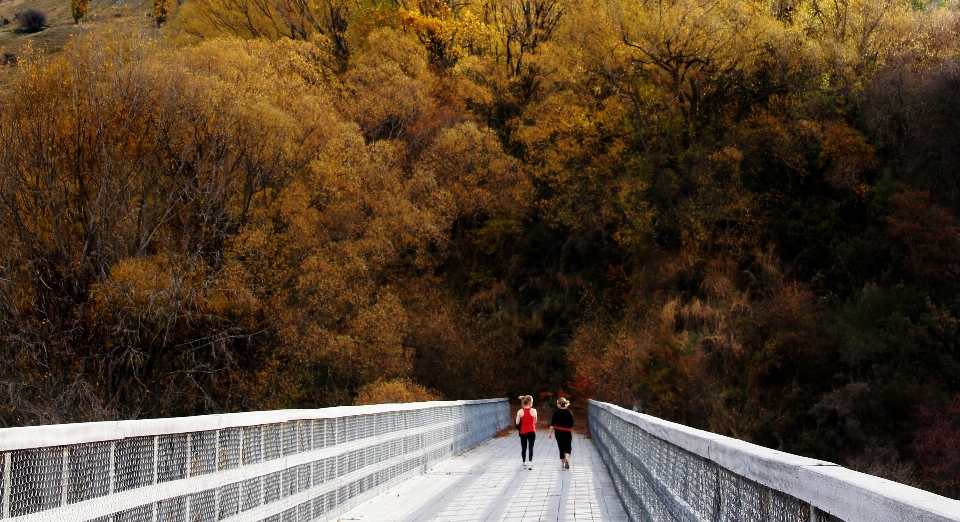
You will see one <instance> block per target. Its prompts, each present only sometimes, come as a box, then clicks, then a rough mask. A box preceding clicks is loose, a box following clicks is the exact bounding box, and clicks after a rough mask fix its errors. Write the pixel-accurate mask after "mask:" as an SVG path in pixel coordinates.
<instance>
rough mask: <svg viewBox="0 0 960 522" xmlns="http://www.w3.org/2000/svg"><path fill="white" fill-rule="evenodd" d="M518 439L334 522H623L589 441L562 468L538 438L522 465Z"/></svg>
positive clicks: (577, 440) (550, 445)
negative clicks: (528, 465) (529, 462)
mask: <svg viewBox="0 0 960 522" xmlns="http://www.w3.org/2000/svg"><path fill="white" fill-rule="evenodd" d="M519 453H520V442H519V439H518V438H517V435H516V433H514V434H511V436H509V437H504V438H499V439H493V440H491V441H488V442H486V443H484V444H481V445H480V446H478V447H477V448H474V449H472V450H470V451H468V452H466V453H464V454H462V455H459V456H456V457H453V458H451V459H448V460H446V461H443V462H440V463H438V464H436V465H434V467H433V468H432V469H431V470H430V471H429V472H427V473H426V474H424V475H422V476H419V477H416V478H413V479H410V480H408V481H406V482H404V483H402V484H400V485H398V486H396V487H394V488H392V489H390V490H388V491H387V492H385V493H383V494H381V495H379V496H377V497H376V498H373V499H371V500H368V501H367V502H364V503H363V504H360V505H359V506H356V507H355V508H353V509H351V510H350V511H348V512H347V513H345V514H344V515H342V516H340V517H338V518H339V519H340V520H342V521H344V522H346V521H347V520H363V521H371V522H372V521H377V522H413V521H426V520H432V521H436V522H467V521H476V522H494V521H501V520H502V521H510V522H521V521H522V522H532V521H547V520H551V521H554V520H555V521H569V522H573V521H577V522H584V521H604V522H607V521H610V522H626V521H627V520H628V519H627V517H626V515H625V514H624V512H623V508H622V506H621V504H620V500H619V499H618V497H617V493H616V491H614V489H613V484H612V483H611V481H610V477H609V475H607V470H606V469H605V468H604V467H603V462H601V461H600V455H599V454H598V453H597V449H596V447H595V446H594V444H593V442H592V441H591V440H589V439H586V438H585V437H583V436H582V435H578V434H575V435H574V439H573V456H572V457H571V459H570V462H571V469H570V470H569V471H565V470H561V469H560V464H559V455H558V453H557V444H556V442H555V441H553V440H549V439H547V437H546V433H544V432H540V433H539V434H538V437H537V444H536V446H535V451H534V467H533V469H532V470H526V469H523V468H522V467H521V463H520V455H519Z"/></svg>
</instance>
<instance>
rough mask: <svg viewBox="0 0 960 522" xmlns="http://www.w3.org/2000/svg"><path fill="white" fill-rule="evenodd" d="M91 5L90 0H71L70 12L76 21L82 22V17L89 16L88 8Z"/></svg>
mask: <svg viewBox="0 0 960 522" xmlns="http://www.w3.org/2000/svg"><path fill="white" fill-rule="evenodd" d="M89 7H90V0H70V14H71V15H72V16H73V21H74V23H78V22H80V19H81V18H83V17H84V16H87V9H88V8H89Z"/></svg>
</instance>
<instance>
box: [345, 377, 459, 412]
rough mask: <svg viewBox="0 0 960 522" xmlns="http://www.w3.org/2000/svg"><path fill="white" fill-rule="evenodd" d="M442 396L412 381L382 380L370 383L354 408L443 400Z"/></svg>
mask: <svg viewBox="0 0 960 522" xmlns="http://www.w3.org/2000/svg"><path fill="white" fill-rule="evenodd" d="M441 399H442V397H440V394H438V393H437V392H435V391H432V390H428V389H427V388H424V387H423V386H421V385H419V384H417V383H415V382H413V381H411V380H410V379H393V380H382V381H377V382H374V383H370V384H368V385H366V386H364V387H363V388H360V392H359V393H358V394H357V398H356V399H354V401H353V404H354V406H363V405H365V404H396V403H406V402H426V401H438V400H441Z"/></svg>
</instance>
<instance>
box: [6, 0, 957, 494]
mask: <svg viewBox="0 0 960 522" xmlns="http://www.w3.org/2000/svg"><path fill="white" fill-rule="evenodd" d="M155 5H157V6H160V7H162V8H163V9H161V11H162V12H161V11H157V12H156V13H155V17H156V20H157V21H158V23H160V22H163V23H164V25H163V29H162V31H163V32H164V33H167V34H174V33H182V34H184V35H185V36H189V37H184V38H163V39H158V38H155V37H154V36H152V35H147V34H142V33H136V32H99V33H96V34H90V35H88V36H84V37H82V38H78V39H77V40H76V41H75V42H73V43H72V44H70V47H69V48H68V49H67V50H66V51H65V52H61V53H57V54H52V55H49V56H40V57H38V58H36V59H33V60H28V61H24V62H21V63H20V64H18V65H17V66H16V67H13V68H11V70H10V75H9V78H8V87H7V88H5V89H4V90H2V91H0V113H2V114H5V115H6V116H5V119H4V121H3V122H2V123H0V222H2V223H4V224H5V226H4V227H3V228H2V229H0V247H2V248H0V336H2V339H3V342H2V345H0V358H2V364H0V418H2V419H3V423H6V424H10V425H24V424H35V423H49V422H65V421H78V420H100V419H110V418H138V417H157V416H169V415H183V414H193V413H209V412H220V411H239V410H251V409H263V408H281V407H319V406H329V405H337V404H351V403H355V402H356V403H373V402H379V401H411V400H426V399H431V398H438V397H443V398H449V399H463V398H479V397H490V396H509V395H510V394H513V395H514V396H515V395H518V394H520V393H521V392H522V393H524V394H526V393H530V394H534V395H535V394H537V393H547V392H556V391H557V390H559V389H560V388H563V389H564V390H568V391H570V392H571V393H572V395H573V400H574V404H575V405H576V404H577V403H578V402H582V401H583V400H584V399H585V398H587V397H596V398H599V399H603V400H607V401H612V402H615V403H618V404H621V405H624V406H628V407H636V408H638V409H643V410H645V411H647V412H649V413H652V414H654V415H659V416H663V417H665V418H668V419H671V420H675V421H678V422H683V423H686V424H689V425H691V426H696V427H700V428H705V429H709V430H712V431H715V432H718V433H723V434H727V435H732V436H735V437H739V438H742V439H745V440H750V441H753V442H756V443H759V444H763V445H766V446H770V447H774V448H778V449H782V450H785V451H790V452H795V453H800V454H805V455H810V456H815V457H818V458H823V459H827V460H832V461H837V462H840V463H842V464H845V465H848V466H852V467H854V468H856V469H860V470H863V471H867V472H870V473H875V474H879V475H882V476H885V477H888V478H892V479H895V480H900V481H905V482H908V483H913V484H919V485H922V486H924V487H927V488H931V489H933V490H936V491H938V492H941V493H946V494H950V495H954V496H956V495H960V490H958V489H957V488H958V487H960V485H958V483H957V481H956V479H955V477H957V476H960V468H957V466H958V465H960V464H958V460H957V459H955V458H953V456H954V454H953V453H951V448H953V447H954V446H955V444H954V441H955V439H957V433H960V431H958V426H960V417H958V413H957V412H958V407H957V404H958V402H957V401H958V400H960V398H958V397H960V352H958V350H960V329H958V324H960V300H958V297H957V296H958V295H960V225H958V223H957V220H956V216H957V215H958V214H957V213H958V212H960V185H958V183H957V178H956V172H958V169H960V156H958V155H957V152H956V151H958V150H960V147H958V146H957V144H956V143H955V142H956V141H957V139H958V138H957V136H960V123H958V122H960V118H958V117H957V114H956V113H957V104H956V103H955V100H956V97H957V96H956V95H957V93H958V89H960V67H958V64H960V55H958V50H960V49H958V42H960V39H958V37H960V13H958V12H957V9H956V8H955V7H949V6H929V7H924V6H922V5H919V4H917V3H916V2H909V1H906V0H884V1H879V2H878V1H875V0H850V1H847V2H836V3H830V4H825V3H819V2H815V1H809V0H800V1H795V2H788V1H783V0H776V1H772V2H754V1H746V0H723V1H721V0H697V1H693V0H667V1H653V0H643V1H629V2H628V1H625V0H584V1H580V2H573V1H569V0H417V1H412V0H411V1H407V0H309V1H307V0H303V1H301V0H190V1H187V2H185V3H183V5H180V6H179V7H177V9H176V11H174V10H173V9H172V8H171V7H170V6H172V4H170V3H167V2H157V3H155ZM161 17H162V18H163V20H161ZM168 42H177V43H175V44H174V43H168ZM185 42H190V43H185Z"/></svg>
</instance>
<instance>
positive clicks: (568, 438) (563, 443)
mask: <svg viewBox="0 0 960 522" xmlns="http://www.w3.org/2000/svg"><path fill="white" fill-rule="evenodd" d="M554 435H556V436H557V448H558V449H559V450H560V458H561V459H563V458H564V457H565V456H566V455H567V453H573V445H572V443H573V433H570V432H569V431H561V430H557V431H555V432H554Z"/></svg>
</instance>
